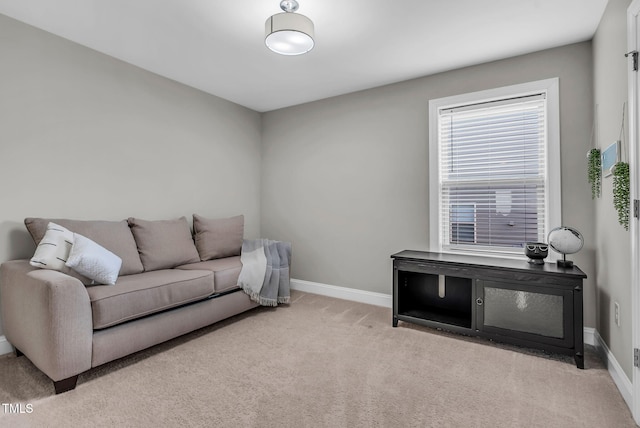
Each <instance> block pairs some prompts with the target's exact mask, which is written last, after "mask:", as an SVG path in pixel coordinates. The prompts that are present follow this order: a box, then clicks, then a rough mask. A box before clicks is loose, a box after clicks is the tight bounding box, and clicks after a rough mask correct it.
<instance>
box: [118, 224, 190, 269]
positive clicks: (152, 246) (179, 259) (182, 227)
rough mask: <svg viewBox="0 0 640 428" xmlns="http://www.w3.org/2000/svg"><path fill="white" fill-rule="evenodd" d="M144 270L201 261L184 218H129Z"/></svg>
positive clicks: (167, 267)
mask: <svg viewBox="0 0 640 428" xmlns="http://www.w3.org/2000/svg"><path fill="white" fill-rule="evenodd" d="M129 226H130V227H131V232H133V236H134V238H135V240H136V245H137V246H138V253H140V260H142V265H143V266H144V270H145V271H153V270H158V269H171V268H173V267H176V266H179V265H184V264H187V263H194V262H197V261H200V257H199V256H198V250H196V246H195V244H194V243H193V238H192V237H191V230H190V229H189V224H188V223H187V219H186V218H184V217H180V218H179V219H176V220H155V221H151V220H141V219H139V218H133V217H132V218H129Z"/></svg>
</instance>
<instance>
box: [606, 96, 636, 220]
mask: <svg viewBox="0 0 640 428" xmlns="http://www.w3.org/2000/svg"><path fill="white" fill-rule="evenodd" d="M625 107H626V103H624V104H622V126H621V128H620V140H619V141H616V143H618V144H617V148H618V156H617V163H616V164H615V165H613V168H611V172H612V174H613V206H614V207H615V209H616V211H618V223H620V224H621V225H622V226H623V227H624V229H625V230H629V207H630V203H629V187H630V181H629V163H627V162H625V161H624V159H625V158H626V152H625V153H624V155H625V156H624V157H623V151H624V149H625V148H626V147H625V144H624V111H625ZM603 157H604V156H603ZM603 167H604V159H603Z"/></svg>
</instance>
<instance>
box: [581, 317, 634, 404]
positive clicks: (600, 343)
mask: <svg viewBox="0 0 640 428" xmlns="http://www.w3.org/2000/svg"><path fill="white" fill-rule="evenodd" d="M585 330H586V329H585ZM592 330H593V329H592ZM585 336H586V334H585ZM593 337H594V341H595V344H594V346H595V347H596V349H597V350H598V352H599V353H600V356H601V357H602V360H603V361H604V363H605V364H606V365H607V369H608V370H609V375H610V376H611V378H612V379H613V382H614V383H615V384H616V386H617V387H618V390H619V391H620V394H621V395H622V398H623V399H624V401H625V403H627V406H628V407H629V409H630V410H631V411H632V412H633V384H632V383H631V381H630V380H629V378H628V377H627V374H626V373H625V372H624V370H622V367H621V366H620V364H619V363H618V360H616V357H615V356H614V355H613V353H612V352H611V350H610V349H609V347H608V346H607V344H606V343H605V342H604V340H603V339H602V337H601V336H600V333H598V331H597V330H594V331H593ZM586 342H587V341H586V337H585V343H586Z"/></svg>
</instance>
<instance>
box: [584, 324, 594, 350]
mask: <svg viewBox="0 0 640 428" xmlns="http://www.w3.org/2000/svg"><path fill="white" fill-rule="evenodd" d="M596 334H597V332H596V329H595V328H593V327H585V328H584V339H583V340H584V344H585V345H591V346H596Z"/></svg>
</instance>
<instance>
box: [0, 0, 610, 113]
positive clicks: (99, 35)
mask: <svg viewBox="0 0 640 428" xmlns="http://www.w3.org/2000/svg"><path fill="white" fill-rule="evenodd" d="M299 3H300V9H299V10H298V13H301V14H303V15H306V16H307V17H309V18H310V19H311V20H313V22H314V24H315V31H316V46H315V48H314V49H313V50H312V51H311V52H309V53H308V54H306V55H301V56H296V57H286V56H280V55H277V54H275V53H273V52H271V51H270V50H269V49H267V48H266V47H265V45H264V23H265V20H266V19H267V18H268V17H269V16H270V15H273V14H275V13H279V12H281V10H280V7H279V4H280V0H243V1H230V0H206V1H205V0H0V13H2V14H5V15H7V16H10V17H12V18H15V19H18V20H20V21H23V22H26V23H28V24H31V25H33V26H35V27H39V28H41V29H44V30H46V31H49V32H51V33H54V34H57V35H59V36H62V37H65V38H67V39H70V40H73V41H74V42H77V43H79V44H82V45H85V46H88V47H90V48H92V49H95V50H97V51H100V52H103V53H105V54H108V55H111V56H113V57H116V58H119V59H121V60H123V61H126V62H128V63H131V64H134V65H136V66H138V67H141V68H144V69H146V70H149V71H152V72H154V73H157V74H159V75H162V76H165V77H168V78H170V79H173V80H176V81H178V82H182V83H184V84H187V85H189V86H192V87H195V88H198V89H200V90H203V91H205V92H208V93H211V94H214V95H217V96H219V97H222V98H225V99H227V100H230V101H233V102H235V103H238V104H241V105H243V106H246V107H249V108H251V109H253V110H256V111H260V112H263V111H269V110H274V109H277V108H281V107H286V106H290V105H296V104H301V103H305V102H308V101H313V100H317V99H322V98H327V97H331V96H335V95H340V94H344V93H349V92H354V91H358V90H362V89H367V88H372V87H376V86H380V85H384V84H388V83H393V82H398V81H402V80H407V79H411V78H415V77H420V76H425V75H429V74H434V73H438V72H441V71H446V70H451V69H455V68H460V67H464V66H469V65H473V64H479V63H483V62H487V61H492V60H497V59H501V58H507V57H511V56H514V55H520V54H524V53H529V52H534V51H538V50H542V49H547V48H551V47H556V46H561V45H566V44H569V43H575V42H580V41H585V40H589V39H591V38H592V37H593V34H594V33H595V30H596V28H597V26H598V23H599V22H600V18H601V17H602V14H603V12H604V8H605V6H606V4H607V0H404V1H398V0H396V1H390V0H342V1H338V0H299Z"/></svg>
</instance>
